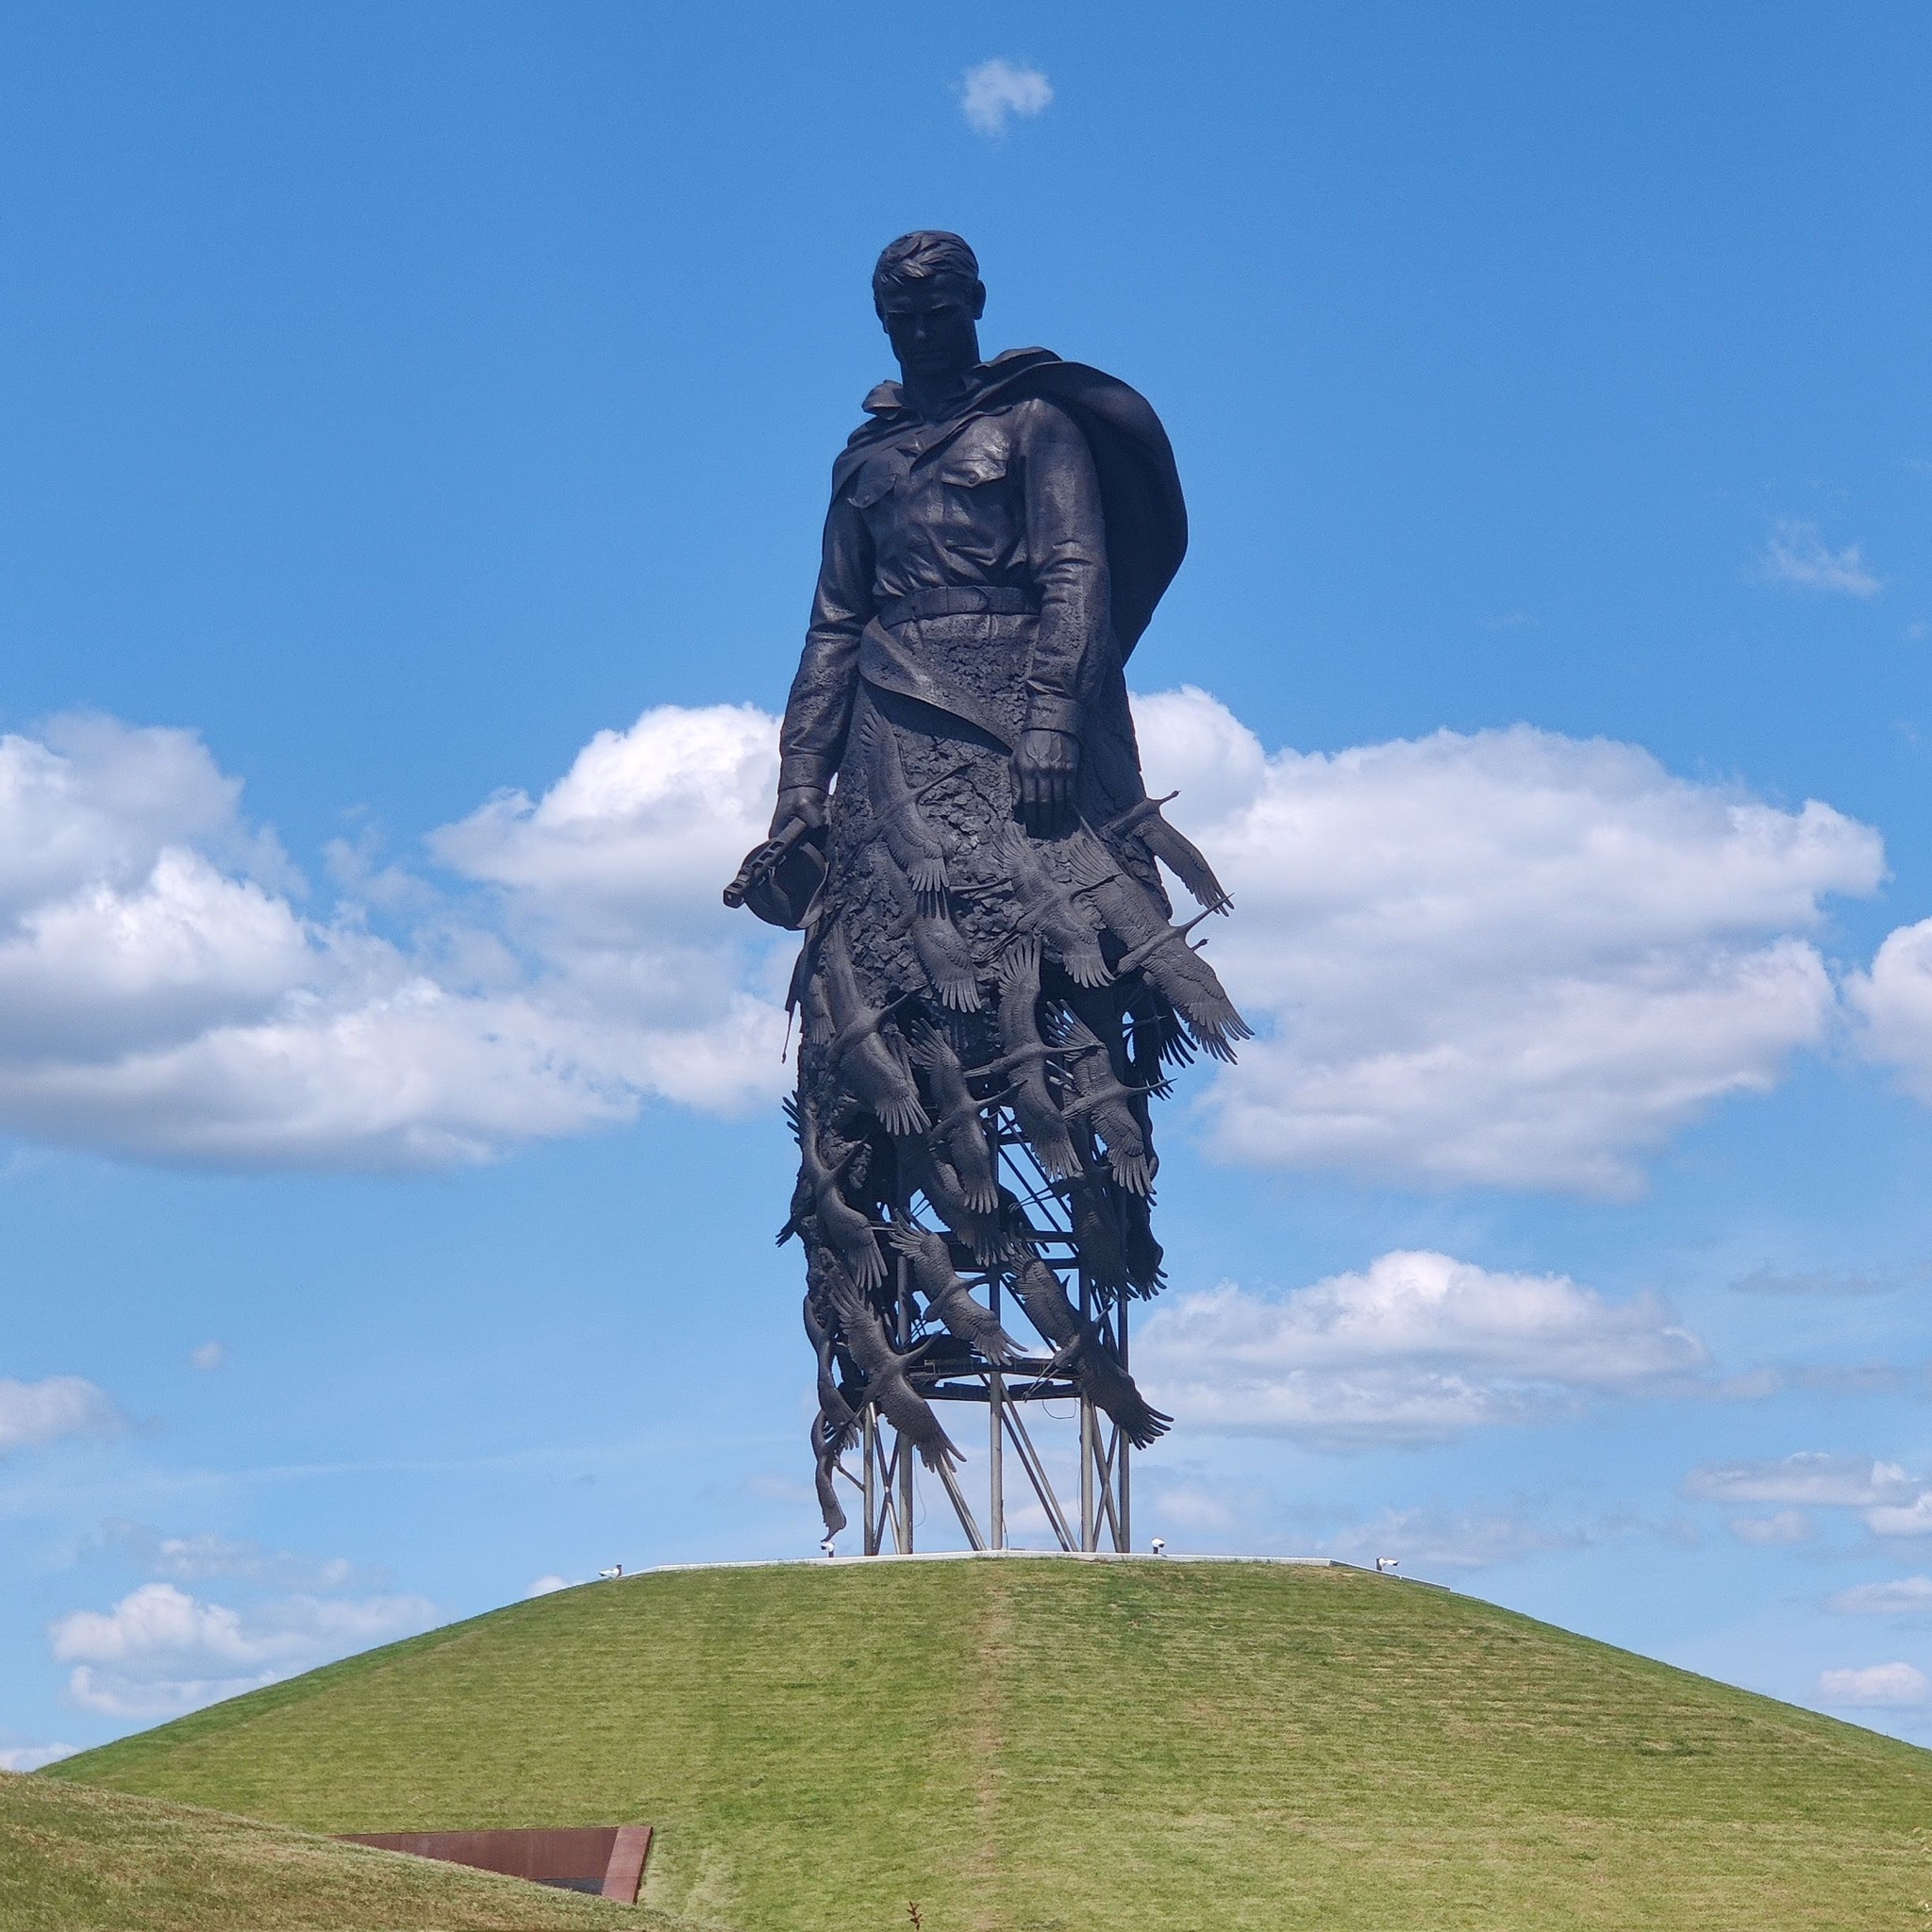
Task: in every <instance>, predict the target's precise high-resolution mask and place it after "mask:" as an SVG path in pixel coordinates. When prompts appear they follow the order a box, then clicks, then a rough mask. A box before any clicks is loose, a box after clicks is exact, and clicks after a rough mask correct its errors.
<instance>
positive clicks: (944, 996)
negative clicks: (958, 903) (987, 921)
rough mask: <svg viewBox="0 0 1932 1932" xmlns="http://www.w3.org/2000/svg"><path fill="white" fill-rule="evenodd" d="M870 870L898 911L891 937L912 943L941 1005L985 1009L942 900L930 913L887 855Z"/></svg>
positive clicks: (962, 938) (961, 937)
mask: <svg viewBox="0 0 1932 1932" xmlns="http://www.w3.org/2000/svg"><path fill="white" fill-rule="evenodd" d="M873 870H874V873H875V874H877V876H878V877H879V878H880V879H882V880H883V881H884V883H885V888H886V894H887V896H888V897H889V898H890V899H891V901H892V903H893V905H894V907H895V908H897V912H898V917H897V918H896V919H895V920H894V921H893V923H892V926H891V932H892V934H893V936H894V937H896V936H897V935H898V934H900V933H902V932H903V933H906V934H907V935H908V937H909V938H910V939H911V941H912V950H913V952H914V953H915V954H916V955H917V956H918V958H919V963H920V965H921V966H923V967H924V969H925V976H926V978H927V979H929V980H930V981H931V982H932V990H933V991H934V992H936V993H937V994H938V995H939V999H940V1004H941V1006H942V1007H946V1008H950V1009H951V1010H952V1011H953V1012H956V1013H976V1012H979V1011H980V1010H981V1008H983V1006H984V1005H985V1002H984V1001H982V1000H981V998H980V996H979V969H978V967H977V966H976V965H975V964H974V959H973V948H972V947H971V946H970V945H968V944H967V942H966V935H965V934H964V933H962V932H961V931H960V930H959V928H958V926H957V925H955V924H953V922H952V921H951V920H950V919H948V918H947V917H946V914H945V901H944V900H943V899H941V901H940V902H939V905H940V909H939V910H938V911H933V910H932V909H931V908H930V907H929V906H928V904H927V903H926V902H925V901H924V899H922V898H921V896H920V895H919V894H918V893H916V892H915V891H913V890H912V882H911V881H910V880H909V879H908V878H907V876H906V874H904V873H902V872H901V871H900V870H899V868H898V865H897V864H896V863H895V862H894V860H893V858H892V857H891V854H890V853H887V852H881V853H879V854H878V855H877V857H876V858H875V860H874V866H873Z"/></svg>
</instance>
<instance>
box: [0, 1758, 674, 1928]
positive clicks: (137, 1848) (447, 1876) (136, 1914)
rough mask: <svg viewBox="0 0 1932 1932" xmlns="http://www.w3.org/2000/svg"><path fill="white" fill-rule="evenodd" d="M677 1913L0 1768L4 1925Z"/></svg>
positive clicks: (531, 1923) (360, 1923)
mask: <svg viewBox="0 0 1932 1932" xmlns="http://www.w3.org/2000/svg"><path fill="white" fill-rule="evenodd" d="M673 1924H675V1921H672V1920H669V1919H666V1918H664V1917H663V1916H662V1915H661V1914H658V1913H657V1912H647V1911H644V1910H642V1909H639V1910H637V1911H631V1910H629V1909H628V1908H626V1907H623V1906H613V1905H606V1904H604V1903H603V1902H601V1901H597V1900H591V1899H587V1898H579V1897H576V1896H575V1895H573V1894H572V1893H569V1892H558V1891H549V1890H541V1889H540V1888H539V1887H536V1886H531V1885H525V1884H524V1883H523V1882H522V1881H521V1880H519V1879H514V1878H497V1877H492V1876H491V1874H489V1873H486V1872H466V1871H464V1870H463V1869H462V1868H461V1867H459V1866H455V1865H439V1864H433V1863H431V1862H430V1861H429V1860H428V1859H425V1858H407V1857H400V1856H398V1855H396V1854H394V1853H390V1852H371V1851H365V1850H363V1849H362V1848H361V1847H360V1846H359V1845H339V1844H332V1843H331V1842H330V1841H329V1840H327V1839H325V1838H315V1837H311V1836H310V1835H309V1834H308V1832H302V1831H291V1830H289V1829H288V1828H287V1827H286V1826H282V1825H274V1824H256V1823H255V1822H254V1821H253V1820H251V1819H246V1818H230V1817H228V1816H227V1815H226V1814H225V1813H223V1812H220V1811H205V1810H201V1809H199V1808H197V1807H192V1806H188V1805H168V1804H162V1803H159V1802H158V1801H157V1800H155V1799H152V1798H130V1797H125V1796H123V1795H121V1794H120V1793H118V1792H114V1791H104V1790H90V1789H89V1788H88V1787H87V1786H85V1785H75V1784H64V1783H58V1782H56V1781H55V1780H53V1779H51V1778H48V1777H45V1776H37V1777H17V1776H14V1775H11V1774H8V1773H4V1772H0V1925H5V1926H6V1927H7V1932H350V1928H356V1932H361V1928H365V1927H366V1928H368V1932H378V1928H380V1932H406V1928H415V1927H422V1928H425V1932H427V1928H430V1927H435V1928H438V1932H470V1928H478V1932H480V1928H483V1927H492V1926H501V1927H506V1928H509V1927H513V1928H517V1932H549V1928H552V1927H556V1928H559V1932H561V1928H568V1927H580V1928H581V1927H594V1926H602V1927H603V1928H604V1932H621V1928H623V1927H625V1926H630V1927H634V1928H637V1932H646V1928H649V1932H665V1928H669V1927H670V1926H672V1925H673Z"/></svg>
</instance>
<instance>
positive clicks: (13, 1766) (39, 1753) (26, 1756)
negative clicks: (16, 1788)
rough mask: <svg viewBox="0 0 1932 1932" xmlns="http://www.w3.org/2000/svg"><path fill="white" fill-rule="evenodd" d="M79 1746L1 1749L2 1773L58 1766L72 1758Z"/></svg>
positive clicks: (40, 1745)
mask: <svg viewBox="0 0 1932 1932" xmlns="http://www.w3.org/2000/svg"><path fill="white" fill-rule="evenodd" d="M79 1749H80V1746H79V1745H78V1744H14V1745H8V1746H6V1747H4V1748H0V1771H39V1770H40V1769H41V1767H42V1765H45V1764H58V1762H59V1761H60V1759H61V1758H63V1757H73V1756H74V1754H75V1752H76V1751H78V1750H79Z"/></svg>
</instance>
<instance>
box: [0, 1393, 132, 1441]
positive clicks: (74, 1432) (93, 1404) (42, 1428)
mask: <svg viewBox="0 0 1932 1932" xmlns="http://www.w3.org/2000/svg"><path fill="white" fill-rule="evenodd" d="M120 1420H121V1418H120V1415H119V1413H118V1412H117V1410H116V1409H115V1407H114V1405H113V1404H112V1403H111V1402H109V1401H108V1398H107V1396H106V1394H104V1393H103V1392H102V1391H100V1390H99V1389H97V1388H95V1386H94V1385H93V1384H92V1382H89V1381H85V1380H83V1379H82V1378H81V1377H80V1376H79V1375H49V1376H48V1377H47V1378H46V1379H45V1380H44V1381H41V1382H16V1381H13V1380H10V1379H8V1378H0V1456H5V1455H6V1454H7V1453H8V1451H9V1450H13V1449H29V1448H34V1447H37V1446H38V1445H39V1444H41V1443H42V1442H53V1441H58V1439H59V1438H60V1437H62V1436H83V1435H95V1434H99V1433H102V1432H104V1431H106V1430H108V1429H112V1428H115V1427H117V1426H119V1424H120Z"/></svg>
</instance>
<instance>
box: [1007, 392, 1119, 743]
mask: <svg viewBox="0 0 1932 1932" xmlns="http://www.w3.org/2000/svg"><path fill="white" fill-rule="evenodd" d="M1014 413H1015V415H1016V416H1017V417H1018V418H1019V419H1020V420H1019V422H1018V423H1017V425H1015V426H1016V428H1017V430H1018V435H1017V438H1016V441H1017V443H1018V446H1019V453H1020V458H1021V480H1022V485H1023V488H1024V491H1025V504H1026V550H1027V555H1028V556H1029V558H1031V560H1032V564H1033V575H1034V581H1035V583H1036V584H1037V585H1038V587H1039V591H1040V634H1039V637H1038V639H1037V640H1036V641H1035V643H1034V646H1033V663H1032V667H1031V669H1030V671H1029V672H1028V674H1027V678H1026V726H1027V728H1028V729H1029V730H1050V731H1069V732H1073V733H1074V734H1075V735H1076V736H1077V735H1078V733H1079V731H1080V728H1081V725H1082V724H1083V723H1084V722H1085V718H1086V708H1087V704H1088V701H1089V700H1090V699H1091V696H1092V693H1093V691H1094V690H1095V688H1096V687H1097V685H1098V683H1099V680H1100V677H1101V675H1102V671H1103V667H1104V665H1105V661H1106V656H1107V651H1108V638H1109V630H1108V625H1109V623H1110V619H1109V616H1108V609H1109V603H1110V598H1111V587H1110V586H1109V584H1108V572H1107V522H1106V518H1105V515H1104V514H1103V512H1102V510H1101V507H1100V476H1099V474H1098V472H1097V471H1096V470H1095V469H1094V467H1093V453H1092V451H1091V450H1090V449H1089V448H1088V446H1087V439H1086V437H1084V436H1083V435H1082V434H1081V433H1080V429H1079V426H1078V425H1076V424H1075V423H1074V420H1073V419H1072V418H1071V417H1070V416H1068V415H1067V414H1066V412H1065V411H1064V410H1062V409H1058V408H1055V407H1054V405H1053V404H1051V403H1048V402H1043V401H1041V400H1038V399H1036V400H1034V401H1032V402H1028V403H1023V404H1022V405H1021V406H1020V408H1018V409H1017V410H1016V411H1015V412H1014Z"/></svg>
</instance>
